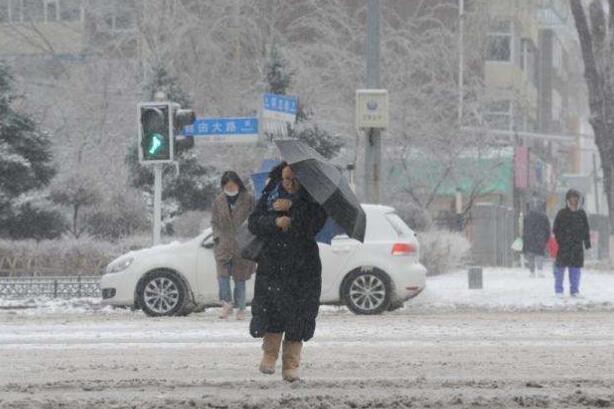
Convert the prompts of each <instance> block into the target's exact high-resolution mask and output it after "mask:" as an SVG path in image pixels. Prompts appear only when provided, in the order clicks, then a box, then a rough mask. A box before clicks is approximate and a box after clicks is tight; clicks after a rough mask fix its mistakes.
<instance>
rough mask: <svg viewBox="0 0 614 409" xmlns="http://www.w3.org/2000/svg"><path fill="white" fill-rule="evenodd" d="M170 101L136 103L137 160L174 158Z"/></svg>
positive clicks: (170, 159) (160, 161) (155, 161)
mask: <svg viewBox="0 0 614 409" xmlns="http://www.w3.org/2000/svg"><path fill="white" fill-rule="evenodd" d="M171 112H172V104H171V103H170V102H144V103H139V104H138V116H139V117H138V120H139V122H138V123H139V160H140V161H141V163H169V162H172V161H173V159H174V143H173V123H172V118H171Z"/></svg>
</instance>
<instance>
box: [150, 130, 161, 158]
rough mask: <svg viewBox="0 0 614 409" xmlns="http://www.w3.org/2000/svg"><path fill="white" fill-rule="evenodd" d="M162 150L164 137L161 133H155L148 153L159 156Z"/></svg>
mask: <svg viewBox="0 0 614 409" xmlns="http://www.w3.org/2000/svg"><path fill="white" fill-rule="evenodd" d="M161 148H162V135H160V134H159V133H155V134H153V135H152V136H151V140H150V142H149V149H148V150H147V153H149V154H150V155H157V154H158V153H160V149H161Z"/></svg>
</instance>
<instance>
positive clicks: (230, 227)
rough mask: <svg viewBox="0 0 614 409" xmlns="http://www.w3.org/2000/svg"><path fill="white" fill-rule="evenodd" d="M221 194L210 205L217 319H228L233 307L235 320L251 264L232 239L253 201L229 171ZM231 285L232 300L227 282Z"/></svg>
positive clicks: (242, 307) (241, 309)
mask: <svg viewBox="0 0 614 409" xmlns="http://www.w3.org/2000/svg"><path fill="white" fill-rule="evenodd" d="M221 185H222V193H220V194H219V195H218V197H217V198H216V199H215V202H214V203H213V209H212V215H211V227H212V228H213V237H214V240H215V248H214V250H215V251H214V252H215V261H216V266H217V277H218V285H219V297H220V302H221V303H222V313H221V314H220V318H222V319H225V318H228V317H229V316H230V315H231V314H232V311H233V299H234V307H236V308H237V309H238V310H237V315H236V318H237V319H243V318H244V316H245V282H246V281H247V280H249V279H250V277H251V275H252V274H253V273H254V270H255V267H256V266H255V264H254V263H253V262H251V261H249V260H245V259H244V258H242V257H241V250H240V248H239V245H238V243H237V240H236V238H235V236H236V234H237V231H238V229H239V227H240V226H241V225H242V224H243V223H244V222H245V220H247V218H248V216H249V215H250V213H251V212H252V210H253V209H254V198H253V197H252V195H250V194H249V192H248V191H247V189H246V188H245V185H244V184H243V182H242V181H241V178H240V177H239V175H237V174H236V173H235V172H233V171H228V172H225V173H224V175H223V176H222V182H221ZM231 277H232V279H233V281H234V297H233V292H232V291H231V288H230V278H231Z"/></svg>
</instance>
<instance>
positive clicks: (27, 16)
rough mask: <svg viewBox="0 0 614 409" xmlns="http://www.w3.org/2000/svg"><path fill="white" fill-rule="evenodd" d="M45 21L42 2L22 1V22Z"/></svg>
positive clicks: (34, 0) (37, 0) (38, 0)
mask: <svg viewBox="0 0 614 409" xmlns="http://www.w3.org/2000/svg"><path fill="white" fill-rule="evenodd" d="M44 20H45V6H44V3H43V0H23V21H27V22H39V21H44Z"/></svg>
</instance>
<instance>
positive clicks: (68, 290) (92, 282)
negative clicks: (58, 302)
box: [0, 275, 100, 298]
mask: <svg viewBox="0 0 614 409" xmlns="http://www.w3.org/2000/svg"><path fill="white" fill-rule="evenodd" d="M0 297H1V298H18V297H51V298H82V297H100V277H99V276H80V275H78V276H72V277H4V278H0Z"/></svg>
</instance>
